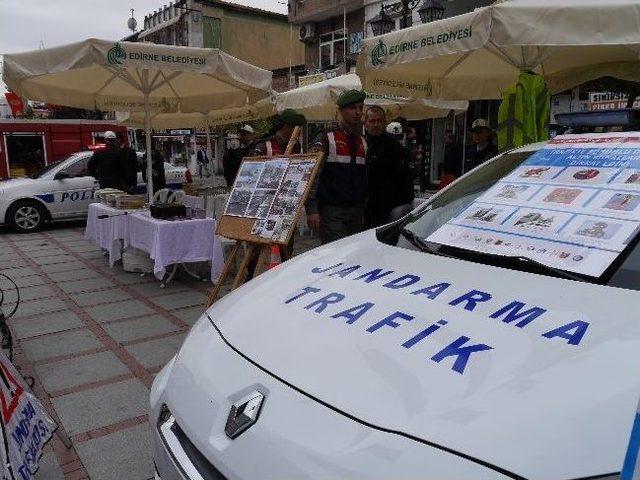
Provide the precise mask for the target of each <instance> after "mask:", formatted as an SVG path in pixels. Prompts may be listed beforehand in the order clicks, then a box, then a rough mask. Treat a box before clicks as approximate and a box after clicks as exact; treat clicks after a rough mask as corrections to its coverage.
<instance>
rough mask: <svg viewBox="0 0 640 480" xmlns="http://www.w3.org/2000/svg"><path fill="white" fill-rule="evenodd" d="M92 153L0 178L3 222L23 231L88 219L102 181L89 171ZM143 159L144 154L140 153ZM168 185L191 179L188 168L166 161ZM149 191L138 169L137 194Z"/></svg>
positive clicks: (82, 153)
mask: <svg viewBox="0 0 640 480" xmlns="http://www.w3.org/2000/svg"><path fill="white" fill-rule="evenodd" d="M91 155H92V152H90V151H89V152H78V153H73V154H71V155H69V156H68V157H67V158H65V159H64V160H62V161H60V162H57V163H54V164H51V165H48V166H47V167H45V168H44V169H43V170H41V171H40V172H39V173H38V174H37V175H36V176H35V177H34V178H16V179H10V180H4V181H0V223H5V224H7V225H9V226H10V227H11V228H12V229H14V230H15V231H17V232H20V233H29V232H35V231H38V230H40V229H41V228H42V227H43V226H44V224H45V223H46V222H48V221H56V220H69V219H76V218H84V217H86V215H87V210H88V207H89V204H90V203H91V202H93V201H94V195H95V191H96V190H97V189H98V188H99V187H98V183H97V181H96V180H95V178H93V177H92V176H90V175H89V173H88V172H87V163H88V162H89V159H90V158H91ZM138 158H139V160H140V161H141V159H142V154H140V153H139V154H138ZM165 176H166V180H167V187H169V188H173V189H179V188H181V187H182V185H183V184H184V183H189V182H190V181H191V175H190V173H189V172H188V170H187V169H186V168H185V167H176V166H173V165H171V164H169V163H165ZM144 192H146V184H145V183H144V182H143V181H142V173H141V172H138V188H137V193H144Z"/></svg>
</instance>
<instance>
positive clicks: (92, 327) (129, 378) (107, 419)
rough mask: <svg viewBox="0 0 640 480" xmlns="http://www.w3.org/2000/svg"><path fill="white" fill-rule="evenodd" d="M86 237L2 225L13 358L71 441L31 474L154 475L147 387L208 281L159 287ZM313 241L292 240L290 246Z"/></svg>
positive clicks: (0, 249) (57, 446)
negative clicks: (111, 262) (12, 297)
mask: <svg viewBox="0 0 640 480" xmlns="http://www.w3.org/2000/svg"><path fill="white" fill-rule="evenodd" d="M83 236H84V225H83V224H82V223H72V224H63V225H53V226H52V227H51V228H49V229H47V230H45V231H43V232H40V233H36V234H30V235H15V234H11V233H10V232H7V231H6V230H0V271H2V272H3V273H5V274H7V275H9V276H10V277H12V278H13V279H14V280H15V281H16V282H17V283H18V284H19V286H20V289H21V290H20V295H21V297H22V301H21V302H20V306H19V309H18V312H17V313H16V315H15V316H14V317H13V318H12V319H11V320H10V322H9V324H10V327H11V329H12V332H13V336H14V341H15V343H16V350H15V355H14V362H15V363H16V365H17V366H18V367H19V368H20V370H21V372H22V373H23V375H30V376H32V377H33V378H34V379H35V386H34V391H35V393H36V395H37V396H38V397H39V398H40V400H41V401H42V402H43V403H44V405H45V407H46V408H47V410H48V411H49V412H50V414H51V415H52V417H53V418H54V419H55V421H56V422H57V423H58V425H59V426H60V427H59V428H61V429H63V430H64V432H66V434H67V435H68V436H69V437H70V438H71V440H72V442H73V448H72V449H70V450H67V449H66V447H65V446H64V445H63V444H62V442H61V441H60V440H59V439H58V438H57V437H54V439H53V441H52V442H50V444H49V445H48V446H47V448H46V452H45V454H44V456H43V458H42V460H41V469H40V471H39V472H38V474H37V476H36V478H37V480H61V479H66V480H81V479H91V480H146V479H153V476H154V472H153V463H152V456H151V445H150V440H149V436H148V425H147V421H148V418H147V409H148V395H149V388H150V386H151V383H152V381H153V377H154V375H155V374H156V373H157V372H158V371H159V370H160V369H161V368H162V366H163V365H164V364H165V363H166V362H167V361H168V360H169V359H170V358H171V357H172V356H173V355H174V354H175V352H176V351H177V350H178V348H179V347H180V345H181V343H182V340H183V339H184V337H185V334H186V333H187V331H188V330H189V328H190V327H191V326H192V325H193V323H194V322H195V321H196V320H197V319H198V317H199V316H200V314H201V313H202V312H203V311H204V302H205V300H206V295H207V293H208V291H209V290H210V288H211V285H210V284H208V283H202V282H197V281H196V280H195V279H192V278H191V277H187V276H186V275H185V276H183V277H182V276H179V275H177V276H176V278H175V279H174V281H173V282H172V283H171V284H169V285H168V286H167V288H165V289H161V288H160V286H159V282H158V281H157V280H156V279H155V278H154V277H153V276H144V277H141V276H140V275H138V274H134V273H127V272H125V271H123V270H122V267H121V266H119V265H117V266H116V267H114V268H113V269H111V268H109V266H108V264H107V259H106V257H105V256H104V255H103V254H102V252H101V251H100V249H99V248H97V247H96V246H95V245H92V244H90V243H88V242H86V241H85V240H84V239H83ZM317 244H318V241H317V240H316V239H314V238H310V237H298V239H297V241H296V251H297V252H298V253H299V252H300V251H304V250H307V249H310V248H313V247H315V246H317ZM3 285H4V284H3ZM226 291H228V287H227V288H223V292H222V293H225V292H226Z"/></svg>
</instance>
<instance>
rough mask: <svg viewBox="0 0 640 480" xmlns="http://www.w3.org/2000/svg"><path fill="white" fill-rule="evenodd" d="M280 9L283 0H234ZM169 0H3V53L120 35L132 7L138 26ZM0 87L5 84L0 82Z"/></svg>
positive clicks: (0, 0)
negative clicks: (42, 45) (149, 14)
mask: <svg viewBox="0 0 640 480" xmlns="http://www.w3.org/2000/svg"><path fill="white" fill-rule="evenodd" d="M233 3H239V4H241V5H248V6H252V7H257V8H263V9H265V10H272V11H276V12H280V13H286V12H287V5H286V1H284V0H233ZM168 4H169V0H53V1H45V0H0V54H2V53H15V52H23V51H27V50H35V49H37V48H38V47H39V46H40V42H41V41H42V43H43V44H44V46H45V47H54V46H56V45H63V44H65V43H70V42H75V41H78V40H83V39H85V38H90V37H95V38H103V39H106V40H109V39H114V40H116V39H120V38H122V37H124V36H126V35H128V34H129V30H128V29H127V19H128V18H129V16H130V15H131V11H130V10H131V9H132V8H133V9H134V10H135V11H134V15H135V17H136V20H138V26H139V27H140V26H142V21H143V19H144V16H145V15H146V14H148V13H150V12H152V11H153V10H154V9H158V8H160V7H162V6H163V5H168ZM0 91H4V84H2V83H1V82H0Z"/></svg>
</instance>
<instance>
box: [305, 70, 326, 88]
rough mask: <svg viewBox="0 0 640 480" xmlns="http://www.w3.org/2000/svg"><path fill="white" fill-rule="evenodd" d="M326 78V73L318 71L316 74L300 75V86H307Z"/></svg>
mask: <svg viewBox="0 0 640 480" xmlns="http://www.w3.org/2000/svg"><path fill="white" fill-rule="evenodd" d="M324 79H325V77H324V73H316V74H315V75H305V76H303V77H298V87H305V86H307V85H311V84H313V83H318V82H321V81H323V80H324Z"/></svg>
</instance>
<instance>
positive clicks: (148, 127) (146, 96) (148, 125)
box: [144, 93, 153, 205]
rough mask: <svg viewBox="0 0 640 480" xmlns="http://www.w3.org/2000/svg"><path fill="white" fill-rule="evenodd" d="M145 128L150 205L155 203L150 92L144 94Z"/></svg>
mask: <svg viewBox="0 0 640 480" xmlns="http://www.w3.org/2000/svg"><path fill="white" fill-rule="evenodd" d="M144 130H145V133H146V136H147V196H148V197H149V205H151V204H152V203H153V165H152V155H151V118H150V115H149V94H147V93H145V94H144Z"/></svg>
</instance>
